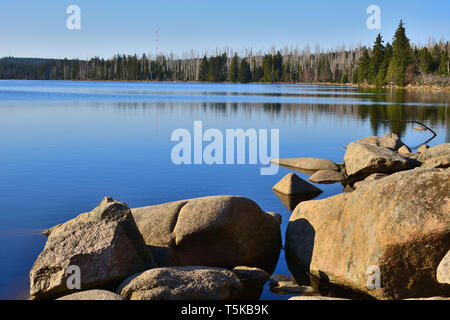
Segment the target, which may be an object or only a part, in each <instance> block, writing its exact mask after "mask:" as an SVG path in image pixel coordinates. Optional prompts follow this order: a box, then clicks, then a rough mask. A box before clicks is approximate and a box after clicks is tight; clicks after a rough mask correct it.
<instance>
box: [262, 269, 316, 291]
mask: <svg viewBox="0 0 450 320" xmlns="http://www.w3.org/2000/svg"><path fill="white" fill-rule="evenodd" d="M270 291H272V292H273V293H275V294H302V295H309V296H312V295H317V294H318V293H317V292H316V291H315V290H314V289H313V288H312V287H309V286H299V285H298V284H296V283H295V282H294V280H293V279H292V278H291V277H289V276H287V275H284V274H276V275H273V276H272V277H270Z"/></svg>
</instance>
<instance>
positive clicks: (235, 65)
mask: <svg viewBox="0 0 450 320" xmlns="http://www.w3.org/2000/svg"><path fill="white" fill-rule="evenodd" d="M238 71H239V57H238V55H237V53H235V54H234V57H233V59H231V64H230V68H229V69H228V80H229V81H230V82H237V81H238Z"/></svg>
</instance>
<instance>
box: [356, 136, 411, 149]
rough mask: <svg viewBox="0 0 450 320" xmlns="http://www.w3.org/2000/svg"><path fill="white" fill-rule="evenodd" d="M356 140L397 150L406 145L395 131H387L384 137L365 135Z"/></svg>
mask: <svg viewBox="0 0 450 320" xmlns="http://www.w3.org/2000/svg"><path fill="white" fill-rule="evenodd" d="M355 142H358V143H365V144H370V145H372V146H377V147H383V148H389V149H392V150H395V151H397V150H399V149H400V148H401V147H403V146H404V145H405V144H404V143H403V142H402V141H401V140H400V138H399V137H398V135H396V134H395V133H386V134H385V135H384V137H376V136H370V137H365V138H362V139H359V140H356V141H355Z"/></svg>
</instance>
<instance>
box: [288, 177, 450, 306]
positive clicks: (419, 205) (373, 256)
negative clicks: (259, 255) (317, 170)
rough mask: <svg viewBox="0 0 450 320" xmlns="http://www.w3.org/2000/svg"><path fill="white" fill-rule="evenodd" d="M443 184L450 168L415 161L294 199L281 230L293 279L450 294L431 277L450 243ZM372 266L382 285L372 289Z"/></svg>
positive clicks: (390, 294) (404, 293) (403, 293)
mask: <svg viewBox="0 0 450 320" xmlns="http://www.w3.org/2000/svg"><path fill="white" fill-rule="evenodd" d="M448 190H450V171H449V170H443V169H419V168H418V169H415V170H410V171H404V172H399V173H395V174H392V175H390V176H388V177H385V178H383V179H381V180H377V181H373V182H371V183H370V184H367V185H364V186H362V187H361V188H359V189H358V190H356V191H354V192H352V193H344V194H339V195H336V196H334V197H331V198H327V199H323V200H315V201H308V202H303V203H301V204H299V205H298V206H297V208H296V209H295V211H294V212H293V214H292V216H291V218H290V222H289V225H288V228H287V231H286V259H287V262H288V266H289V270H290V272H291V274H292V275H293V276H294V277H295V279H296V280H297V282H299V284H303V283H305V282H308V280H311V283H312V284H313V285H317V284H319V285H320V284H324V283H325V284H327V285H329V287H328V289H330V288H331V289H330V290H332V289H333V285H336V288H337V289H336V291H338V290H339V289H340V288H343V289H351V290H352V291H354V292H358V293H361V294H364V295H367V296H371V297H375V298H381V299H391V298H393V299H402V298H409V297H427V296H435V295H448V294H449V286H448V285H443V284H440V283H439V282H438V281H437V279H436V269H437V267H438V264H439V263H440V262H441V260H442V258H443V257H444V256H445V254H446V253H447V252H448V250H449V249H450V194H449V192H448ZM373 266H377V267H378V268H379V270H380V271H381V274H380V276H381V278H380V279H381V288H379V289H376V288H375V289H373V290H372V289H370V288H369V287H367V286H366V285H367V281H368V279H369V276H368V275H367V272H368V270H371V271H376V270H375V269H376V267H375V268H374V267H373ZM369 267H370V268H371V269H369ZM319 291H320V288H319Z"/></svg>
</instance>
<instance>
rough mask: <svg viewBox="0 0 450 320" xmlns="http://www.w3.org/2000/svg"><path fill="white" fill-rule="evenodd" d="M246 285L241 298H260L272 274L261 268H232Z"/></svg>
mask: <svg viewBox="0 0 450 320" xmlns="http://www.w3.org/2000/svg"><path fill="white" fill-rule="evenodd" d="M232 271H233V272H234V273H235V274H236V275H237V276H238V278H239V280H240V281H241V282H242V284H243V285H244V289H243V292H242V294H241V296H240V297H239V299H240V300H259V298H260V297H261V294H262V291H263V289H264V285H265V283H266V282H267V281H269V279H270V274H268V273H267V272H266V271H264V270H262V269H259V268H250V267H243V266H241V267H236V268H234V269H233V270H232Z"/></svg>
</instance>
